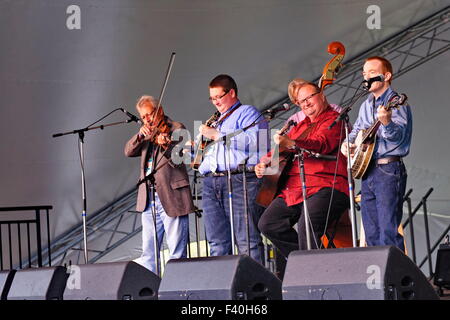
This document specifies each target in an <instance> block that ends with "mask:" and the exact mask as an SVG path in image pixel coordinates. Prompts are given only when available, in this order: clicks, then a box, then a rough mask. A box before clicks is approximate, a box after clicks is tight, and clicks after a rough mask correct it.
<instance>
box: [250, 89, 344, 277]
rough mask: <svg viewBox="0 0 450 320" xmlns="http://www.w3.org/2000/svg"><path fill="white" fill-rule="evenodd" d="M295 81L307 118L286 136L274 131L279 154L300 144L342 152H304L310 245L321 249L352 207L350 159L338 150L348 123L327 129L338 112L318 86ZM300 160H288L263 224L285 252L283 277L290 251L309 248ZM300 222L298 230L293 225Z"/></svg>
mask: <svg viewBox="0 0 450 320" xmlns="http://www.w3.org/2000/svg"><path fill="white" fill-rule="evenodd" d="M291 85H292V90H293V92H294V93H295V95H294V96H293V97H292V98H293V102H294V103H295V104H296V105H298V106H299V107H300V108H301V109H302V111H303V113H304V114H305V115H306V118H305V119H304V120H303V121H301V122H300V123H298V124H297V125H296V126H295V127H293V128H292V129H291V130H290V131H289V133H288V134H287V135H286V136H283V135H280V134H279V132H278V133H277V134H275V135H274V141H275V143H276V144H278V145H279V146H280V154H281V153H287V154H288V155H289V154H290V156H293V154H294V153H296V151H295V148H302V149H305V150H308V151H311V152H314V153H319V154H322V155H336V156H337V160H325V159H320V158H315V157H312V156H309V155H308V154H307V153H306V152H303V157H304V172H305V182H306V195H307V206H308V212H309V216H310V221H311V224H310V225H311V228H310V230H311V238H312V239H311V248H312V249H318V248H319V247H320V238H321V236H322V235H323V234H324V233H325V230H326V228H327V224H331V223H332V222H333V221H336V220H337V219H339V218H340V216H341V215H342V213H343V212H344V211H345V210H346V209H347V208H348V207H349V197H348V183H347V169H346V166H347V162H346V159H345V157H343V156H342V155H340V153H339V147H340V144H341V142H342V140H343V135H342V132H343V131H342V126H343V123H342V122H340V123H337V124H336V125H335V126H333V128H332V129H330V130H329V129H328V127H329V126H330V125H331V124H332V123H333V121H334V120H335V119H336V117H337V116H338V115H339V114H338V113H337V112H336V111H334V110H333V109H332V108H331V107H330V105H329V104H328V102H327V100H326V97H325V96H324V94H323V93H322V91H321V90H320V88H319V87H318V86H316V85H315V84H313V83H310V82H305V81H298V82H294V83H293V84H291ZM270 161H271V158H270V154H269V155H267V156H265V157H263V158H262V159H261V161H260V162H259V163H258V164H257V165H256V167H255V172H256V175H257V177H258V178H262V177H263V175H264V174H265V173H266V170H267V169H268V167H269V165H270ZM298 161H299V160H298V159H297V158H296V159H295V160H294V161H290V162H289V163H288V166H287V167H286V168H285V171H284V174H283V175H282V176H283V177H284V180H283V181H282V182H281V184H280V185H279V189H278V190H279V191H278V194H277V196H276V197H275V198H274V200H273V201H272V202H271V203H270V204H269V206H268V207H267V208H266V210H265V211H264V213H263V215H262V216H261V219H260V221H259V224H258V226H259V229H260V230H261V232H262V233H263V234H264V235H265V236H266V237H267V238H268V239H270V240H271V241H272V243H273V244H274V245H275V246H276V247H277V249H278V250H279V251H280V252H281V254H282V255H283V257H284V259H282V261H281V263H282V264H283V265H281V266H279V270H280V274H279V277H280V278H283V272H284V267H285V263H286V259H287V257H288V255H289V253H290V252H291V251H294V250H299V249H300V250H305V249H307V243H308V241H307V239H306V224H305V218H304V207H303V205H304V199H303V194H302V182H301V180H300V175H299V174H300V171H299V163H298ZM272 165H276V164H272ZM297 223H298V232H297V231H296V230H295V229H294V225H295V224H297Z"/></svg>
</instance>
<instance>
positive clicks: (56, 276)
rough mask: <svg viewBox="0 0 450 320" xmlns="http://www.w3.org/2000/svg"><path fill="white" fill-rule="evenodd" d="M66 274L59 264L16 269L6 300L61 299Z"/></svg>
mask: <svg viewBox="0 0 450 320" xmlns="http://www.w3.org/2000/svg"><path fill="white" fill-rule="evenodd" d="M67 276H68V274H67V270H66V268H64V267H59V266H58V267H47V268H29V269H23V270H18V271H16V273H15V275H14V278H13V280H12V283H11V287H10V288H9V292H8V294H7V296H6V297H7V300H62V298H63V292H64V288H65V286H66V280H67Z"/></svg>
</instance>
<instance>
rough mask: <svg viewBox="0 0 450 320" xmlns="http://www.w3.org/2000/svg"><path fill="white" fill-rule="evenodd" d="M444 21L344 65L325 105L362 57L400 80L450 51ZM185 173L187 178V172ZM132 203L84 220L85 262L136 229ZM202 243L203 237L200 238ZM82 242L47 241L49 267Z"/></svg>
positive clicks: (448, 15)
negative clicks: (381, 62)
mask: <svg viewBox="0 0 450 320" xmlns="http://www.w3.org/2000/svg"><path fill="white" fill-rule="evenodd" d="M449 22H450V6H448V7H446V8H445V9H443V10H441V11H440V12H438V13H436V14H434V15H433V16H431V17H429V18H427V19H424V20H422V21H421V22H419V23H417V24H415V25H413V26H411V27H408V28H407V29H406V30H404V31H402V32H400V33H398V34H396V35H394V36H392V37H391V38H389V39H388V40H386V41H384V42H382V43H380V44H378V45H376V46H375V47H373V48H371V49H369V50H367V51H365V52H363V53H361V54H359V55H358V56H356V57H354V58H352V59H350V60H349V61H347V62H345V63H344V66H343V67H342V68H341V70H340V71H339V74H338V75H337V79H336V81H335V82H334V83H333V85H332V86H330V87H327V88H326V89H325V90H326V94H327V97H328V98H329V99H330V101H334V102H337V103H339V104H340V105H341V106H346V105H347V104H348V103H349V102H350V101H351V99H352V96H353V94H354V93H355V91H356V90H357V89H358V88H359V87H360V84H361V82H362V80H363V79H362V74H361V70H362V66H363V64H364V60H365V58H367V57H369V56H375V55H377V56H383V57H385V58H387V59H388V60H389V61H391V63H392V65H393V68H394V75H395V77H400V76H402V75H403V74H405V73H407V72H409V71H411V70H413V69H414V68H417V67H418V66H420V65H422V64H423V63H425V62H427V61H429V60H431V59H433V58H435V57H437V56H438V55H440V54H442V53H444V52H446V51H447V50H449V49H450V23H449ZM319 78H320V76H319V77H317V78H316V79H315V80H314V82H315V83H317V82H318V80H319ZM283 103H290V101H289V97H288V96H285V97H283V98H282V99H280V100H279V101H278V102H276V103H275V104H274V105H270V106H267V107H266V108H264V109H263V110H267V109H269V108H272V107H274V106H277V105H281V104H283ZM293 109H296V108H293ZM293 109H291V110H289V111H286V112H284V113H281V114H280V115H279V116H278V117H277V118H276V119H273V120H272V121H271V122H270V127H271V128H276V127H278V128H279V127H281V126H282V125H283V124H284V122H285V121H286V120H287V119H288V117H290V116H291V115H292V114H294V113H295V112H296V111H298V110H293ZM189 174H190V175H191V176H192V174H193V173H192V171H190V172H189ZM198 185H200V183H199V184H198ZM196 186H197V184H196ZM135 204H136V190H135V189H133V190H130V191H129V192H127V193H125V194H124V195H123V196H121V197H120V198H119V199H118V200H116V201H114V202H113V203H111V204H108V205H106V206H105V207H104V208H102V209H100V210H99V211H97V212H96V213H94V214H92V215H91V216H90V217H89V216H88V220H87V230H88V250H89V257H90V258H89V262H90V263H93V262H95V261H97V260H99V259H100V258H101V257H103V256H105V255H106V254H108V253H109V252H111V251H112V250H114V249H115V248H117V247H118V246H119V245H121V244H123V243H124V242H126V241H127V240H128V239H130V238H132V237H133V236H135V235H136V234H138V233H139V232H140V231H141V223H140V219H138V217H139V215H137V214H135V212H134V211H132V208H134V206H135ZM191 222H192V221H191ZM193 225H194V226H195V229H196V231H197V232H199V230H197V228H198V225H197V221H196V222H195V224H194V223H190V228H191V230H192V229H193V228H192V226H193ZM197 239H199V238H197ZM201 239H204V236H203V237H201ZM82 244H83V232H82V225H81V224H80V225H78V226H76V227H74V228H73V229H72V230H70V231H69V232H67V233H66V234H64V235H62V236H60V237H58V238H57V239H55V240H54V241H53V242H52V244H51V256H52V260H53V261H54V263H53V264H58V262H59V264H63V263H67V262H68V261H69V260H70V261H71V262H72V263H74V264H78V263H84V261H82V260H83V257H82ZM43 254H44V265H45V264H48V258H47V260H46V258H45V257H46V256H47V255H48V252H45V251H44V252H43ZM80 259H81V260H80Z"/></svg>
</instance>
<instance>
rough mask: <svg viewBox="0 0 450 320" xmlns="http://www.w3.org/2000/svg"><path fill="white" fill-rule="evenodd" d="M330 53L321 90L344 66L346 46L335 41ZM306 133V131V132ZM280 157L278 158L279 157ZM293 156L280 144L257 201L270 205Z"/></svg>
mask: <svg viewBox="0 0 450 320" xmlns="http://www.w3.org/2000/svg"><path fill="white" fill-rule="evenodd" d="M327 49H328V53H330V54H333V55H334V57H333V58H331V59H330V61H328V63H327V64H326V65H325V67H324V68H323V72H322V76H321V77H320V79H319V84H318V86H319V88H320V90H321V91H323V90H324V89H325V87H326V86H329V85H331V84H332V83H333V81H334V80H335V75H336V73H337V72H338V71H339V70H340V69H341V67H342V60H343V59H344V56H345V47H344V45H343V44H342V43H340V42H338V41H334V42H331V43H329V44H328V48H327ZM293 125H296V123H295V121H293V122H290V123H287V124H286V125H285V126H284V127H283V129H281V133H280V135H284V134H286V133H287V132H288V131H289V129H290V128H291V127H292V126H293ZM305 133H306V132H305ZM277 157H278V158H277ZM292 157H293V153H292V152H282V153H279V152H278V146H277V148H276V149H275V151H274V152H273V154H272V158H271V161H270V163H271V166H270V167H268V168H267V171H266V174H265V175H264V177H263V181H262V185H261V188H260V189H259V192H258V195H257V196H256V203H257V204H259V205H261V206H263V207H268V206H269V204H270V203H271V202H272V200H273V199H274V198H275V196H276V195H277V194H278V192H279V188H280V186H281V185H282V177H283V173H284V171H286V169H287V168H286V166H287V164H288V163H292V161H290V160H291V159H292Z"/></svg>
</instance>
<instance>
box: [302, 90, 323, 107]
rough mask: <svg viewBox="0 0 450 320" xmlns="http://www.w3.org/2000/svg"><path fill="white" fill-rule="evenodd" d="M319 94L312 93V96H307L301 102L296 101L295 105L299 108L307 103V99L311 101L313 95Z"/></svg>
mask: <svg viewBox="0 0 450 320" xmlns="http://www.w3.org/2000/svg"><path fill="white" fill-rule="evenodd" d="M319 93H320V91H317V92H315V93H313V94H311V95H309V96H307V97H306V98H305V99H303V100H300V101H299V100H297V104H298V105H299V106H301V105H303V104H305V102H306V101H309V99H311V98H312V97H314V96H315V95H317V94H319Z"/></svg>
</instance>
